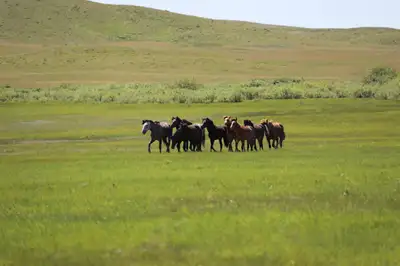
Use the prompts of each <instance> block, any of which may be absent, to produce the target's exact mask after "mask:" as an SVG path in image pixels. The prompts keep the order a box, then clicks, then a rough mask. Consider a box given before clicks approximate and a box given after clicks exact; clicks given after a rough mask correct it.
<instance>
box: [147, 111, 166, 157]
mask: <svg viewBox="0 0 400 266" xmlns="http://www.w3.org/2000/svg"><path fill="white" fill-rule="evenodd" d="M142 125H143V126H142V134H143V135H145V134H146V133H147V131H149V130H150V132H151V135H150V136H151V138H150V142H149V144H148V145H147V150H148V152H149V153H151V148H150V147H151V144H152V143H153V142H154V141H156V140H157V141H158V142H159V149H160V153H161V150H162V142H164V144H165V146H167V152H170V150H169V146H170V143H171V137H172V128H171V126H170V125H169V124H168V123H167V122H159V121H153V120H147V119H146V120H142Z"/></svg>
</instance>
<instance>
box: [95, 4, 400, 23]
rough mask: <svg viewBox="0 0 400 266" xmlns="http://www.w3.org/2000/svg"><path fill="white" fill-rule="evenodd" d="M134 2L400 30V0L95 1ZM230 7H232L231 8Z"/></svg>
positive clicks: (245, 17) (236, 16)
mask: <svg viewBox="0 0 400 266" xmlns="http://www.w3.org/2000/svg"><path fill="white" fill-rule="evenodd" d="M94 1H96V2H101V3H108V4H130V5H138V6H145V7H152V8H156V9H162V10H168V11H171V12H177V13H182V14H187V15H195V16H200V17H206V18H212V19H229V20H242V21H250V22H258V23H263V24H275V25H286V26H298V27H307V28H353V27H390V28H396V29H400V15H399V10H400V0H273V1H270V0H246V1H243V0H240V1H239V0H235V1H228V0H193V1H190V0H185V1H184V0H94ZM227 7H229V8H227Z"/></svg>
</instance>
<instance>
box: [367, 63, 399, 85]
mask: <svg viewBox="0 0 400 266" xmlns="http://www.w3.org/2000/svg"><path fill="white" fill-rule="evenodd" d="M397 76H398V73H397V71H396V70H394V69H393V68H390V67H375V68H373V69H371V71H370V73H369V74H368V75H367V76H365V77H364V79H363V82H362V83H363V84H364V85H377V84H379V85H382V84H385V83H387V82H389V81H390V80H392V79H395V78H396V77H397Z"/></svg>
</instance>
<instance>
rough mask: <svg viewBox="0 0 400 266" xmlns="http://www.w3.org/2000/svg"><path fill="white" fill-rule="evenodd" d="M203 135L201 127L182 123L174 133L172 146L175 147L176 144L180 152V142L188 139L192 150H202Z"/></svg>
mask: <svg viewBox="0 0 400 266" xmlns="http://www.w3.org/2000/svg"><path fill="white" fill-rule="evenodd" d="M202 135H203V134H202V130H201V128H200V127H198V126H195V125H188V124H186V123H182V124H180V125H179V126H178V129H177V130H176V131H175V134H173V135H172V138H171V140H172V147H171V148H172V149H175V146H176V147H177V149H178V152H180V143H181V142H185V141H188V142H190V144H191V150H192V151H201V142H202ZM192 148H193V149H192ZM185 151H187V150H185Z"/></svg>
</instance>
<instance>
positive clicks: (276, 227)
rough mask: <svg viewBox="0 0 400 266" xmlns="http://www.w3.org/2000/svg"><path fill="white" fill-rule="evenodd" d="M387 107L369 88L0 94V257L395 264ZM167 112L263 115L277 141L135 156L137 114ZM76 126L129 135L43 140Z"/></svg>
mask: <svg viewBox="0 0 400 266" xmlns="http://www.w3.org/2000/svg"><path fill="white" fill-rule="evenodd" d="M399 110H400V108H399V103H398V102H396V101H380V100H373V99H357V100H355V99H305V100H304V99H303V100H285V101H284V100H270V101H259V102H244V103H235V104H227V103H220V104H208V105H205V104H196V105H188V106H185V105H172V104H165V105H157V107H156V108H155V106H154V105H151V104H135V105H117V104H101V105H89V104H86V105H84V104H55V103H48V104H37V103H26V104H21V103H10V104H1V105H0V135H1V138H2V141H1V143H2V144H1V147H0V148H1V155H0V173H2V174H1V177H0V190H1V192H0V234H1V238H0V264H5V265H27V264H29V265H89V264H92V265H132V264H138V265H200V264H201V265H396V264H398V263H399V260H400V256H399V254H400V250H399V247H398V245H397V243H398V239H399V237H400V231H399V225H400V219H399V217H400V216H399V214H400V213H399V207H398V200H399V199H398V193H399V189H400V186H399V184H400V183H399V178H398V177H399V176H398V172H399V170H400V166H399V163H398V161H399V159H400V157H399V154H400V153H399V152H400V146H399V140H400V137H399V134H398V132H399V130H400V120H399V117H400V111H399ZM174 115H180V116H182V117H185V118H188V119H191V120H193V121H199V120H200V118H201V117H203V116H210V117H212V118H213V119H214V120H215V121H216V122H218V123H222V116H223V115H234V116H238V118H239V121H242V120H243V119H245V118H250V119H253V120H255V121H257V120H259V119H261V118H264V117H269V118H272V119H274V120H278V121H280V122H282V123H283V124H284V125H285V129H286V132H287V140H286V142H285V143H284V145H285V146H284V148H283V149H279V150H266V151H262V152H258V153H256V152H253V153H251V152H250V153H228V152H227V151H226V150H225V151H224V152H222V153H210V152H208V145H209V142H208V140H207V143H206V145H207V146H206V147H207V149H206V150H205V151H204V152H202V153H181V154H178V153H177V152H176V151H173V152H172V153H171V154H166V153H164V154H159V153H158V152H157V147H156V145H154V147H153V153H152V154H148V153H147V147H146V144H147V141H148V138H149V136H141V134H140V128H141V125H140V121H141V120H142V119H143V118H150V119H158V120H168V119H170V117H171V116H174ZM88 135H91V136H92V138H93V139H96V138H99V137H102V138H109V137H116V136H119V137H127V136H130V137H132V139H129V140H127V139H122V140H111V139H109V140H108V141H94V142H87V141H86V142H73V141H71V142H69V143H62V142H53V143H49V142H44V141H43V140H45V139H70V140H72V139H81V138H82V137H85V136H88ZM11 140H14V142H13V141H11ZM22 140H25V141H24V142H23V141H22ZM33 140H35V141H33ZM347 192H348V193H347Z"/></svg>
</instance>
